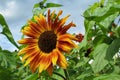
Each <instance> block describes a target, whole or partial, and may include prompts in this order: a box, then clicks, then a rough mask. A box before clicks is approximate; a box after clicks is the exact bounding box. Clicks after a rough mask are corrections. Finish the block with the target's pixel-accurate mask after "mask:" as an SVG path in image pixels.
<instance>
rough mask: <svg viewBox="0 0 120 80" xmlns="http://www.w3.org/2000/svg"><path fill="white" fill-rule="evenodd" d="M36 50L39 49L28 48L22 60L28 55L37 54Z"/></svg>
mask: <svg viewBox="0 0 120 80" xmlns="http://www.w3.org/2000/svg"><path fill="white" fill-rule="evenodd" d="M38 52H39V50H37V49H34V50H29V51H28V52H27V53H26V54H25V55H24V56H23V58H22V62H24V61H25V59H27V58H28V57H30V56H32V55H33V56H34V55H36V54H38Z"/></svg>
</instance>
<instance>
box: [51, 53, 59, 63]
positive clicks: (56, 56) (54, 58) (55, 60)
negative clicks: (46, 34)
mask: <svg viewBox="0 0 120 80" xmlns="http://www.w3.org/2000/svg"><path fill="white" fill-rule="evenodd" d="M51 57H52V63H53V65H56V62H57V60H58V54H57V51H53V52H52V54H51Z"/></svg>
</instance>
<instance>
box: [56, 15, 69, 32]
mask: <svg viewBox="0 0 120 80" xmlns="http://www.w3.org/2000/svg"><path fill="white" fill-rule="evenodd" d="M69 16H70V15H68V16H66V17H64V18H62V19H61V20H60V21H59V22H58V25H57V28H56V33H58V32H59V31H60V29H61V28H62V26H63V25H64V24H65V22H66V20H67V19H68V17H69Z"/></svg>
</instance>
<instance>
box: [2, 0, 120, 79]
mask: <svg viewBox="0 0 120 80" xmlns="http://www.w3.org/2000/svg"><path fill="white" fill-rule="evenodd" d="M60 6H62V5H61V4H56V3H47V0H43V1H41V2H39V3H36V4H35V5H34V7H33V10H32V11H33V15H38V14H39V13H42V14H44V15H45V12H46V10H47V9H48V8H52V7H60ZM83 17H84V28H85V34H84V35H83V36H84V38H83V40H82V42H77V43H78V45H79V49H73V50H72V51H71V53H72V54H71V55H65V56H66V57H67V59H68V63H69V67H68V68H67V73H68V74H69V75H67V78H66V75H65V73H64V71H63V70H62V69H61V68H56V69H55V70H54V72H53V75H52V76H49V75H48V74H47V73H46V72H43V73H42V74H41V76H39V77H38V74H37V72H36V73H34V74H33V73H31V71H30V70H29V67H24V66H23V64H22V63H21V60H20V58H19V57H18V56H17V53H18V51H17V50H15V51H14V52H10V51H8V50H3V49H2V48H1V47H0V80H120V0H101V1H100V2H96V3H94V4H93V5H91V6H90V7H89V8H88V9H87V10H85V12H84V14H83ZM31 19H32V18H31ZM0 25H1V26H2V32H1V34H3V35H4V36H6V37H7V39H8V41H9V42H11V43H12V44H13V45H14V46H16V47H17V48H18V50H20V49H21V47H24V46H18V45H17V43H16V42H15V41H14V38H13V36H12V33H11V31H10V29H9V26H8V25H7V22H6V21H5V19H4V17H3V16H2V14H0ZM23 27H24V26H23ZM75 35H76V34H75Z"/></svg>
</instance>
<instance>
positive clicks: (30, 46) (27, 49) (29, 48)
mask: <svg viewBox="0 0 120 80" xmlns="http://www.w3.org/2000/svg"><path fill="white" fill-rule="evenodd" d="M34 49H38V47H37V45H36V44H34V45H29V46H27V47H25V48H23V49H22V50H20V51H19V53H18V55H21V54H24V53H27V52H29V51H33V50H34Z"/></svg>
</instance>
